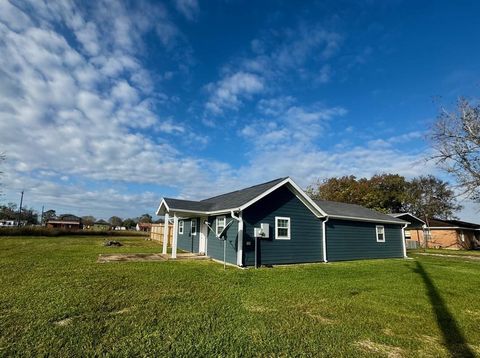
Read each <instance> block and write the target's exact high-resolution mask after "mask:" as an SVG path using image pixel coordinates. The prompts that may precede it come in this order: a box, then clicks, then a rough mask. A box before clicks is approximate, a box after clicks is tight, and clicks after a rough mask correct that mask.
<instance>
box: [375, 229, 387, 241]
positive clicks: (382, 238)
mask: <svg viewBox="0 0 480 358" xmlns="http://www.w3.org/2000/svg"><path fill="white" fill-rule="evenodd" d="M377 242H385V228H384V227H383V225H377Z"/></svg>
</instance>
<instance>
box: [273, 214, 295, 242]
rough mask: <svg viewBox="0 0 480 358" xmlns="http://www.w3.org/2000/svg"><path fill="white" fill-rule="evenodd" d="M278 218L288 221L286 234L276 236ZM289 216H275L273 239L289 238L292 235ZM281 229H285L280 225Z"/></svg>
mask: <svg viewBox="0 0 480 358" xmlns="http://www.w3.org/2000/svg"><path fill="white" fill-rule="evenodd" d="M278 220H287V222H288V226H287V229H288V236H278ZM290 222H291V220H290V218H287V217H284V216H275V240H290V239H291V237H292V232H291V229H290ZM282 229H285V228H284V227H282Z"/></svg>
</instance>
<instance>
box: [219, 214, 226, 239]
mask: <svg viewBox="0 0 480 358" xmlns="http://www.w3.org/2000/svg"><path fill="white" fill-rule="evenodd" d="M226 222H227V219H226V218H225V216H219V217H217V220H216V232H217V236H218V235H220V234H221V233H222V231H223V229H225V225H226Z"/></svg>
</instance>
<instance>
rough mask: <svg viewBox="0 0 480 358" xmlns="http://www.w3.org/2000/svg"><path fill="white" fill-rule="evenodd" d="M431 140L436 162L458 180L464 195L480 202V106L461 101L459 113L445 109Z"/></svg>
mask: <svg viewBox="0 0 480 358" xmlns="http://www.w3.org/2000/svg"><path fill="white" fill-rule="evenodd" d="M430 139H431V140H432V142H433V147H434V149H435V154H434V155H433V156H432V159H434V160H436V162H437V163H438V164H440V166H441V167H442V168H443V169H444V170H446V171H447V172H448V173H451V174H453V175H454V176H455V178H456V180H457V183H458V186H459V187H460V188H461V190H462V191H463V193H464V194H466V195H467V196H468V197H470V198H471V199H473V200H475V201H477V202H480V104H477V105H473V104H471V103H470V102H469V101H468V100H466V99H465V98H461V99H460V100H459V101H458V103H457V108H456V110H455V111H453V112H450V111H447V110H445V109H442V111H441V113H440V114H439V116H438V118H437V121H436V123H435V125H434V127H433V128H432V131H431V133H430Z"/></svg>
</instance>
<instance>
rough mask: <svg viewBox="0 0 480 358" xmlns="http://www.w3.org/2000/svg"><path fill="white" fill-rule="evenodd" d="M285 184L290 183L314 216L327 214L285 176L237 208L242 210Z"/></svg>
mask: <svg viewBox="0 0 480 358" xmlns="http://www.w3.org/2000/svg"><path fill="white" fill-rule="evenodd" d="M285 184H290V185H291V186H292V188H293V189H294V191H295V192H294V194H295V195H296V196H297V198H299V199H300V200H301V201H302V203H303V204H304V205H305V206H307V207H308V208H309V209H310V211H311V212H313V214H314V215H315V216H316V217H319V218H320V217H325V216H327V214H326V213H325V212H324V211H323V210H322V209H321V208H320V207H319V206H318V205H317V204H315V202H314V201H313V200H312V199H310V197H309V196H308V195H307V194H305V192H304V191H303V190H302V189H301V188H300V187H299V186H298V185H297V184H295V182H294V181H293V180H292V179H291V178H286V179H285V180H282V181H281V182H280V183H278V184H277V185H275V186H273V187H271V188H270V189H268V190H266V191H264V192H263V193H262V194H260V195H258V196H257V197H255V198H253V199H252V200H250V201H249V202H247V203H245V204H243V205H242V206H241V207H240V208H238V209H239V210H244V209H246V208H248V207H249V206H250V205H252V204H255V203H256V202H257V201H259V200H260V199H262V198H264V197H265V196H267V195H268V194H270V193H273V192H274V191H275V190H277V189H278V188H280V187H282V186H284V185H285Z"/></svg>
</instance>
